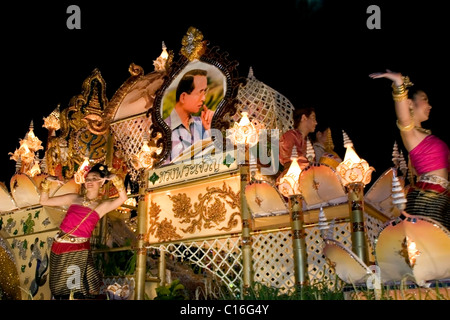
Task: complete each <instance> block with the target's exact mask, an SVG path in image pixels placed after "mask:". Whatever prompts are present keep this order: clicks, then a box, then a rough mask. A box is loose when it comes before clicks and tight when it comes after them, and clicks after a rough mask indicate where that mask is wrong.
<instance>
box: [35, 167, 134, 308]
mask: <svg viewBox="0 0 450 320" xmlns="http://www.w3.org/2000/svg"><path fill="white" fill-rule="evenodd" d="M51 180H52V179H45V180H44V181H43V182H42V183H41V198H40V203H41V204H42V205H45V206H69V208H68V209H67V213H66V215H65V217H64V219H63V221H62V222H61V225H60V231H59V232H58V233H57V235H56V236H55V238H54V241H53V244H52V248H51V253H50V283H49V284H50V290H51V292H52V295H53V297H54V299H67V298H69V295H70V294H71V293H72V294H73V297H74V298H76V299H86V298H94V297H95V296H96V295H98V294H99V289H100V285H101V277H100V274H99V272H98V271H97V270H96V268H95V266H94V260H93V258H92V253H91V250H90V242H89V239H90V237H91V235H92V232H93V230H94V228H95V225H96V224H97V222H98V221H99V220H100V219H101V218H102V217H103V216H104V215H105V214H107V213H108V212H110V211H112V210H115V209H117V208H118V207H119V206H120V205H121V204H122V203H123V202H125V201H126V200H127V198H128V197H127V193H126V191H125V187H124V183H123V181H122V180H121V179H120V178H119V177H118V176H116V175H115V174H109V172H108V170H107V168H106V166H105V165H102V164H96V165H95V166H94V167H92V169H91V170H90V171H89V172H88V173H87V175H86V177H85V182H84V189H85V192H82V195H80V194H78V193H70V194H65V195H61V196H55V197H49V188H50V183H51ZM107 180H111V182H112V183H113V184H114V186H115V187H116V189H117V191H118V195H119V196H118V197H117V198H113V199H109V200H102V199H101V198H100V197H101V195H100V193H99V190H100V188H101V186H102V185H103V184H104V183H105V181H107Z"/></svg>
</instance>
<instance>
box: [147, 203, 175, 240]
mask: <svg viewBox="0 0 450 320" xmlns="http://www.w3.org/2000/svg"><path fill="white" fill-rule="evenodd" d="M160 213H161V208H160V206H159V205H157V204H156V203H154V202H153V201H152V202H151V204H150V208H149V220H150V228H149V229H148V235H152V236H154V237H155V238H156V239H158V241H160V242H165V241H170V240H177V239H181V236H180V235H179V234H178V233H177V228H176V227H174V226H173V224H172V220H168V219H167V218H165V219H164V220H163V221H162V222H158V220H159V214H160Z"/></svg>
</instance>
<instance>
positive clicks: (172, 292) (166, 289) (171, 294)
mask: <svg viewBox="0 0 450 320" xmlns="http://www.w3.org/2000/svg"><path fill="white" fill-rule="evenodd" d="M155 291H156V297H155V298H154V300H187V299H188V294H187V292H186V289H185V287H184V285H183V284H181V283H180V280H178V279H177V280H174V281H172V283H171V284H169V285H167V286H159V287H157V288H156V289H155Z"/></svg>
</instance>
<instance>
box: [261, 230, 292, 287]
mask: <svg viewBox="0 0 450 320" xmlns="http://www.w3.org/2000/svg"><path fill="white" fill-rule="evenodd" d="M291 238H292V235H291V233H290V231H278V232H273V233H260V234H258V233H256V234H253V271H254V281H256V282H260V283H263V284H265V285H267V286H273V287H276V288H281V289H282V291H285V290H286V289H289V288H290V287H293V285H294V283H295V280H294V259H293V254H292V239H291Z"/></svg>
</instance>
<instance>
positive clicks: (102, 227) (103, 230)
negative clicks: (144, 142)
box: [99, 132, 114, 244]
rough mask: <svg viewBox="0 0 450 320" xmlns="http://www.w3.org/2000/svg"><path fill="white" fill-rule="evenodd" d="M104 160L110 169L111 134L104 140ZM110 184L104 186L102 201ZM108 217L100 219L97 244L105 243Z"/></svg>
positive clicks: (107, 194) (112, 154)
mask: <svg viewBox="0 0 450 320" xmlns="http://www.w3.org/2000/svg"><path fill="white" fill-rule="evenodd" d="M106 150H108V151H107V152H106V158H105V164H106V166H107V167H108V168H112V163H113V156H114V137H113V135H112V134H111V132H109V133H108V135H107V138H106ZM111 183H112V182H109V183H107V184H105V194H104V196H103V199H108V198H109V189H110V188H111ZM107 217H108V215H107V214H106V215H104V216H103V217H102V219H101V220H100V230H99V244H105V243H106V232H107V231H108V218H107Z"/></svg>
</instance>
